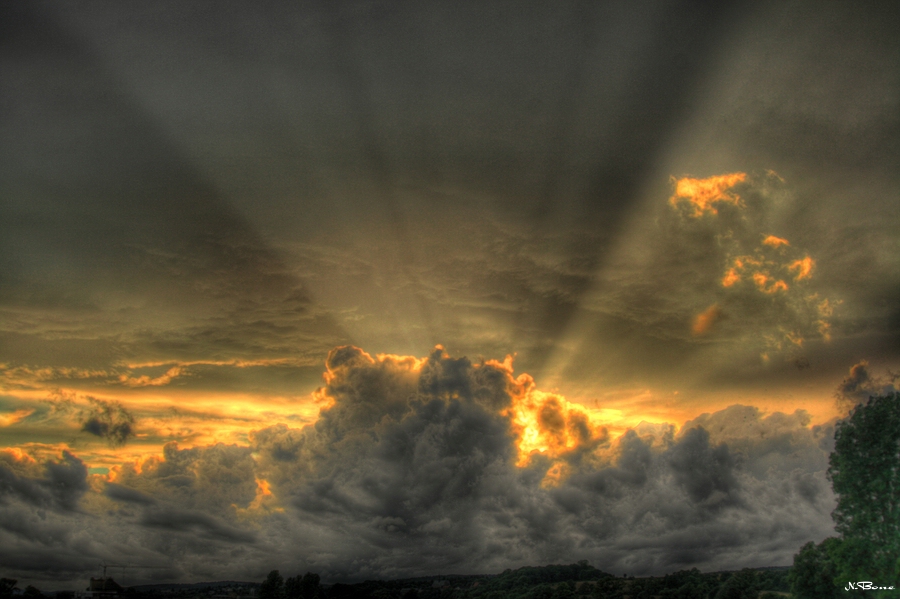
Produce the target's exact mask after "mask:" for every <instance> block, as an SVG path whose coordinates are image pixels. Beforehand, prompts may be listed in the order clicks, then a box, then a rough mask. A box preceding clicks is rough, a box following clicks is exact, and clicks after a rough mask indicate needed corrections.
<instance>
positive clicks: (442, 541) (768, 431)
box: [252, 347, 833, 576]
mask: <svg viewBox="0 0 900 599" xmlns="http://www.w3.org/2000/svg"><path fill="white" fill-rule="evenodd" d="M327 366H328V371H327V373H326V380H327V385H326V386H325V387H323V388H321V389H320V390H319V391H318V393H319V395H320V396H321V397H323V398H327V399H328V400H330V401H331V402H332V403H331V405H330V406H329V407H327V408H325V409H323V411H322V414H321V416H320V419H319V421H318V422H317V423H316V425H315V426H311V427H307V428H305V429H291V428H289V427H286V426H284V425H278V426H273V427H271V428H268V429H264V430H261V431H257V432H255V433H254V435H253V437H252V439H253V443H254V450H255V451H256V452H257V453H258V455H259V461H258V465H259V470H258V472H257V476H260V477H263V478H265V479H266V480H267V481H268V482H269V483H270V484H271V489H272V492H273V493H274V495H275V496H276V497H277V498H279V500H280V501H282V502H284V503H285V504H289V510H288V512H287V513H288V514H291V513H294V514H297V515H298V516H299V517H300V518H301V519H302V520H310V519H314V520H317V521H319V522H326V523H327V525H328V526H329V527H331V528H332V530H334V529H338V530H342V531H345V533H346V534H349V535H351V536H355V537H356V538H358V539H359V543H357V544H356V545H354V546H353V548H348V549H347V554H346V555H345V556H344V559H343V560H335V559H334V558H332V559H331V560H330V561H329V562H328V563H330V564H332V567H335V573H340V574H342V575H348V576H361V575H362V572H363V571H365V572H385V571H394V570H392V569H395V568H397V564H398V563H404V559H411V556H416V559H415V561H414V562H411V563H415V564H416V566H410V567H409V568H408V569H406V570H404V571H405V572H406V573H408V574H410V573H413V572H414V571H416V572H423V571H429V570H433V569H435V568H447V567H450V566H451V565H452V566H453V567H454V568H457V569H462V570H466V569H468V570H483V569H484V568H488V567H491V566H489V565H493V567H495V568H500V567H504V566H508V565H509V564H511V563H521V564H524V563H538V562H541V561H546V560H556V559H563V558H561V557H560V556H566V557H565V558H564V559H575V558H576V557H577V558H586V559H593V560H594V561H595V562H597V563H599V564H600V565H601V567H604V566H605V567H607V568H610V569H614V568H620V567H623V566H626V565H628V567H630V568H632V569H635V568H638V569H642V570H643V571H645V572H650V571H655V572H659V571H663V570H665V569H666V568H667V567H669V566H670V565H672V564H680V565H684V564H688V563H697V560H699V561H700V562H703V563H705V564H706V567H738V566H741V565H750V564H751V563H756V562H755V561H754V560H759V559H762V558H761V557H760V555H761V554H763V553H765V554H766V556H765V559H766V560H769V561H767V563H772V560H775V561H780V562H784V563H787V562H789V560H790V556H792V555H793V552H795V551H796V547H797V546H799V545H797V543H798V542H800V541H802V539H804V538H806V537H807V536H809V537H815V538H818V537H820V536H825V535H826V534H827V533H828V532H829V530H830V527H831V523H830V518H829V516H828V514H829V513H830V510H831V508H832V507H833V506H832V505H831V504H830V503H829V497H830V490H829V489H828V488H827V483H826V482H825V477H824V470H825V468H827V449H826V448H823V447H822V446H821V444H820V440H821V439H820V438H819V437H818V436H817V434H819V433H816V432H814V431H813V430H811V429H810V428H808V426H807V425H808V424H809V421H808V417H807V416H805V415H804V414H802V413H798V414H795V415H784V414H772V415H768V416H764V415H762V414H760V413H759V411H758V410H755V409H754V408H744V407H735V408H730V409H729V410H727V411H725V413H716V414H711V415H706V416H705V417H704V418H702V419H698V420H697V421H693V422H691V423H687V425H686V426H685V427H684V428H683V431H682V432H681V433H680V434H679V435H673V434H672V429H671V428H667V427H652V426H644V427H640V428H639V429H636V430H631V431H628V432H627V433H626V434H625V435H623V436H622V437H620V438H618V439H615V440H611V439H610V438H609V436H608V434H605V432H604V431H603V428H602V426H601V423H598V422H594V421H592V420H591V419H590V418H588V417H587V415H585V417H584V418H580V416H581V415H582V413H581V412H580V411H579V410H577V409H574V408H572V407H571V406H569V405H567V402H565V399H564V398H560V397H558V396H553V395H552V394H544V393H541V392H540V391H539V390H537V389H536V388H535V386H534V382H533V380H531V378H530V377H527V375H524V376H523V375H520V376H519V377H515V376H513V373H512V369H511V364H510V363H509V362H507V363H501V362H495V361H491V362H484V363H472V362H470V361H468V360H466V359H464V358H462V359H454V358H450V357H448V356H447V355H446V354H444V353H443V352H442V351H441V350H440V349H438V350H436V351H435V352H434V353H432V354H431V355H430V356H429V357H427V358H425V359H414V358H408V357H406V358H404V357H398V356H375V357H373V356H370V355H369V354H366V353H365V352H363V351H362V350H360V349H358V348H353V347H343V348H339V349H337V350H335V351H333V352H332V353H331V355H330V356H329V359H328V363H327ZM564 402H565V403H564ZM520 410H521V411H520ZM529 415H530V417H531V419H532V425H533V427H534V429H533V431H529V429H528V427H527V426H522V425H521V424H520V422H521V421H523V420H524V419H525V418H526V416H529ZM736 419H737V420H739V421H740V422H741V423H743V424H742V426H738V424H737V423H736V422H734V421H735V420H736ZM707 427H709V430H708V429H707ZM532 434H535V435H537V436H536V437H535V438H530V437H529V436H530V435H532ZM822 434H824V433H822ZM541 435H543V436H544V439H543V441H541V440H540V436H541ZM535 439H537V441H536V440H535ZM523 445H524V446H525V447H534V449H532V451H530V452H528V453H526V454H525V458H526V459H524V460H523V459H522V458H523V456H522V446H523ZM782 459H784V463H783V464H782V462H781V460H782ZM773 506H776V507H773ZM763 524H764V525H765V526H764V527H762V526H763ZM763 529H764V530H766V531H771V530H775V529H780V530H781V531H782V532H781V533H779V534H780V536H779V537H778V539H777V541H776V542H775V543H772V539H771V537H770V536H768V533H766V534H764V533H763V532H762V530H763ZM686 537H691V538H693V539H694V541H693V543H694V544H699V545H701V546H702V547H697V548H695V549H694V550H689V549H690V548H689V547H686V546H685V545H684V544H683V542H684V539H685V538H686ZM698 539H699V540H698ZM748 544H749V546H750V547H751V549H752V550H751V553H750V554H749V556H752V557H748V556H745V555H744V554H743V553H742V552H746V551H748ZM801 544H802V543H801ZM637 548H639V549H640V551H637V552H635V549H637ZM754 551H756V552H758V553H756V554H754V553H753V552H754ZM635 555H638V556H639V560H638V561H639V562H640V563H635V562H634V560H635ZM404 556H405V557H404ZM691 560H694V561H691ZM349 562H353V563H354V564H356V565H355V566H353V567H352V568H351V567H349V566H348V565H347V564H348V563H349ZM348 568H349V569H348ZM353 568H357V570H354V569H353Z"/></svg>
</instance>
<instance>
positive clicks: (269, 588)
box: [259, 570, 284, 599]
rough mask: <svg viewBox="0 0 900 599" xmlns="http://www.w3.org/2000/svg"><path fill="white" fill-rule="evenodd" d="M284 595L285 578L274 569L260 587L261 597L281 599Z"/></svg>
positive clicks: (264, 598) (263, 598)
mask: <svg viewBox="0 0 900 599" xmlns="http://www.w3.org/2000/svg"><path fill="white" fill-rule="evenodd" d="M283 595H284V579H283V578H282V577H281V574H279V573H278V570H272V571H271V572H269V575H268V576H266V579H265V580H264V581H263V583H262V584H261V585H260V587H259V599H279V598H280V597H282V596H283Z"/></svg>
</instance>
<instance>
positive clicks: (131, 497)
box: [103, 483, 156, 505]
mask: <svg viewBox="0 0 900 599" xmlns="http://www.w3.org/2000/svg"><path fill="white" fill-rule="evenodd" d="M103 494H104V495H106V496H107V497H109V498H110V499H113V500H115V501H124V502H127V503H138V504H142V505H153V504H154V503H156V500H155V499H153V497H151V496H149V495H147V494H146V493H141V492H140V491H138V490H136V489H130V488H128V487H126V486H123V485H117V484H116V483H106V484H105V485H104V486H103Z"/></svg>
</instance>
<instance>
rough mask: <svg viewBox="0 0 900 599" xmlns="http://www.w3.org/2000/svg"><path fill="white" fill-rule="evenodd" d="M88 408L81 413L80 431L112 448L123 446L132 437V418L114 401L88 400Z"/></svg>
mask: <svg viewBox="0 0 900 599" xmlns="http://www.w3.org/2000/svg"><path fill="white" fill-rule="evenodd" d="M88 401H89V402H90V403H89V405H88V407H87V408H85V409H84V410H82V411H81V414H80V416H79V420H80V421H81V430H82V431H85V432H88V433H90V434H92V435H96V436H98V437H101V438H103V439H106V441H107V442H108V443H109V444H110V446H112V447H116V446H121V445H124V444H125V442H126V441H127V440H128V438H129V437H133V436H134V416H132V415H131V413H130V412H129V411H128V410H126V409H125V407H124V406H122V404H120V403H119V402H116V401H103V400H101V399H96V398H93V397H90V398H88Z"/></svg>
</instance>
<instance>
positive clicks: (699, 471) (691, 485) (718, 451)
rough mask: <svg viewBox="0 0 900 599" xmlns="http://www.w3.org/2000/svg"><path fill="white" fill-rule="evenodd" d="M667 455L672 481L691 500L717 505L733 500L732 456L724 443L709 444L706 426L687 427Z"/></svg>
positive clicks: (736, 489)
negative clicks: (688, 428)
mask: <svg viewBox="0 0 900 599" xmlns="http://www.w3.org/2000/svg"><path fill="white" fill-rule="evenodd" d="M667 457H668V461H669V465H670V467H671V468H672V471H673V472H674V474H675V480H676V482H677V483H678V484H679V485H680V486H682V487H683V488H684V490H685V491H686V492H687V494H688V495H689V496H690V498H691V500H692V501H694V502H695V503H698V504H700V503H708V504H710V505H711V506H718V505H720V504H722V503H725V504H727V503H731V502H733V501H734V500H735V497H736V496H737V492H738V484H737V480H735V477H734V472H733V471H734V466H735V461H734V457H732V455H731V453H730V452H729V451H728V446H727V445H719V446H718V447H710V446H709V433H708V432H706V430H704V429H702V428H693V429H690V430H689V431H688V432H687V433H686V434H685V435H684V437H683V438H682V439H681V442H679V443H678V444H677V445H675V446H674V447H673V448H672V449H671V450H670V452H669V455H668V456H667Z"/></svg>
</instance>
